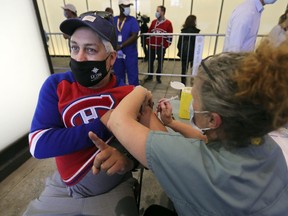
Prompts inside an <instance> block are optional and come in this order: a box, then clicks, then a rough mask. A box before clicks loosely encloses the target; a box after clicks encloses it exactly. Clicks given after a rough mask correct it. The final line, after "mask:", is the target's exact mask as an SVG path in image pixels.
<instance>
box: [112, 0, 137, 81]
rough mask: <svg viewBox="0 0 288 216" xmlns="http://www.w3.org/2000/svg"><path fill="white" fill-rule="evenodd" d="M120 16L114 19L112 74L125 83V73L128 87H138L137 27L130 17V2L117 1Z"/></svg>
mask: <svg viewBox="0 0 288 216" xmlns="http://www.w3.org/2000/svg"><path fill="white" fill-rule="evenodd" d="M118 5H119V10H120V15H119V16H115V17H114V25H115V27H116V32H117V41H118V46H117V51H118V54H117V59H116V62H115V64H114V72H115V75H116V77H117V79H119V80H121V81H123V82H125V81H126V73H127V77H128V83H129V85H134V86H137V85H139V79H138V50H137V38H138V33H139V30H140V29H139V25H138V22H137V20H136V18H135V17H133V16H130V5H133V4H132V3H130V0H119V1H118Z"/></svg>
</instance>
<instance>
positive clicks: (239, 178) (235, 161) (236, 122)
mask: <svg viewBox="0 0 288 216" xmlns="http://www.w3.org/2000/svg"><path fill="white" fill-rule="evenodd" d="M287 68H288V41H286V42H285V43H282V44H281V45H280V46H278V47H276V48H275V47H273V46H272V45H271V44H269V42H266V41H264V42H263V43H261V45H260V46H259V48H258V49H257V50H256V52H250V53H249V52H242V53H222V54H218V55H215V56H212V57H210V58H207V59H205V60H203V61H202V62H201V66H200V67H199V71H198V74H197V76H196V77H195V80H194V81H195V82H194V86H193V88H192V95H193V104H192V108H193V110H192V112H191V114H192V115H191V124H192V125H194V127H198V128H199V129H200V130H202V131H205V134H206V136H207V138H208V143H207V144H205V143H204V142H203V141H200V140H196V139H188V138H185V137H183V136H182V135H180V134H177V133H176V134H175V133H167V132H158V131H152V130H150V129H149V128H147V127H146V126H144V125H141V124H140V123H139V122H138V121H137V117H138V112H139V110H140V107H143V106H145V105H146V104H147V103H148V102H149V101H151V100H152V99H151V94H150V93H149V92H148V91H147V90H146V89H145V88H143V87H141V86H137V87H136V88H135V89H134V90H133V91H132V92H131V93H130V94H129V95H127V96H126V97H125V98H124V99H123V100H122V101H121V102H120V104H119V105H118V106H117V107H116V109H115V110H114V111H113V112H112V114H111V115H110V118H109V120H108V123H107V124H108V128H109V129H110V130H111V131H112V132H113V134H114V135H115V136H116V137H117V138H118V139H119V141H120V142H121V143H122V144H123V145H124V146H125V147H126V148H127V150H128V151H129V152H130V153H131V154H132V155H134V156H135V157H136V158H137V159H138V160H139V161H140V162H141V164H143V165H144V166H147V167H148V168H150V169H151V170H152V172H153V173H154V174H155V175H156V178H157V179H158V181H159V182H160V184H161V185H162V187H163V189H164V190H165V192H166V193H167V195H168V196H169V197H170V199H171V201H172V202H173V204H174V207H175V209H176V211H177V213H178V214H179V215H285V214H286V213H287V212H288V206H287V198H288V169H287V163H286V161H285V158H284V155H283V152H282V150H281V148H280V147H279V146H278V145H277V144H276V143H275V141H274V140H273V139H272V138H271V137H270V136H269V135H267V133H269V132H271V131H274V130H276V129H278V128H279V127H282V126H284V125H285V124H286V123H287V122H288V112H287V110H288V100H287V98H288V73H287ZM275 83H277V85H275ZM142 115H144V116H145V113H143V114H142ZM130 131H133V136H129V133H130ZM89 136H90V138H91V139H92V140H93V141H94V143H95V144H96V146H98V147H100V146H101V148H103V147H104V146H105V145H106V144H105V143H103V142H101V140H100V139H99V138H97V136H96V135H94V134H93V133H92V132H90V133H89ZM135 143H137V144H136V145H135Z"/></svg>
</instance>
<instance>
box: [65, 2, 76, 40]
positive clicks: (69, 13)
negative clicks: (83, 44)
mask: <svg viewBox="0 0 288 216" xmlns="http://www.w3.org/2000/svg"><path fill="white" fill-rule="evenodd" d="M62 9H63V12H64V17H65V18H66V19H71V18H77V10H76V7H75V6H74V5H73V4H66V5H64V7H62ZM63 37H64V38H65V39H70V36H69V35H67V34H64V33H63ZM69 45H70V41H69Z"/></svg>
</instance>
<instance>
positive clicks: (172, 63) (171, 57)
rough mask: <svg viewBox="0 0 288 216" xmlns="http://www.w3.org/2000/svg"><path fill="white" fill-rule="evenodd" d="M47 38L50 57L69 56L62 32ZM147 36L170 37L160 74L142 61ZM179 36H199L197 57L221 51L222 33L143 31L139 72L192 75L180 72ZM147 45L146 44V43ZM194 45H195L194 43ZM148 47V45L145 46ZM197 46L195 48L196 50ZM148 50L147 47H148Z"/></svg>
mask: <svg viewBox="0 0 288 216" xmlns="http://www.w3.org/2000/svg"><path fill="white" fill-rule="evenodd" d="M47 35H48V37H49V40H48V42H47V45H48V50H49V54H50V56H51V57H58V56H70V52H69V45H68V40H67V39H64V37H63V34H62V33H47ZM147 36H157V37H167V36H169V37H172V43H171V45H170V46H169V47H168V48H167V49H166V53H165V56H164V66H163V70H162V73H161V74H156V73H155V72H154V71H153V72H154V73H151V72H152V71H148V70H149V69H148V64H149V59H148V61H144V57H145V54H144V50H143V47H142V45H141V38H145V37H147ZM180 36H185V37H189V40H190V38H191V37H195V36H197V37H201V38H202V40H203V47H202V50H201V53H198V54H199V56H198V58H201V59H202V58H205V57H207V56H209V55H214V54H216V53H221V52H222V49H223V44H224V39H225V35H224V34H192V33H173V34H171V33H162V34H155V33H153V34H152V33H145V34H141V35H139V39H138V41H137V43H138V45H137V46H138V58H139V65H138V66H139V74H140V75H160V76H172V77H173V76H176V77H192V70H190V68H189V69H188V72H187V74H186V75H182V74H181V61H180V58H179V57H178V56H177V53H178V52H182V50H178V48H177V43H178V40H179V37H180ZM264 36H265V35H258V37H257V43H258V41H259V40H261V38H262V37H264ZM146 46H147V45H146ZM195 46H196V45H195ZM146 48H147V49H148V47H146ZM196 49H197V47H196V48H195V52H196ZM148 50H149V49H148ZM149 56H150V55H149ZM154 64H155V65H154V68H156V67H157V60H155V62H154Z"/></svg>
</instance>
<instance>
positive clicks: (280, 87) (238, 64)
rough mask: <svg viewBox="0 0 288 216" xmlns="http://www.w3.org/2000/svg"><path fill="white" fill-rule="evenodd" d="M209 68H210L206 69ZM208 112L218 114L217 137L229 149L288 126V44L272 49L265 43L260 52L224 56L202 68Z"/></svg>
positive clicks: (204, 104) (200, 75) (203, 100)
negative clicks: (224, 141) (222, 137)
mask: <svg viewBox="0 0 288 216" xmlns="http://www.w3.org/2000/svg"><path fill="white" fill-rule="evenodd" d="M205 66H206V67H205ZM196 79H201V80H202V81H203V84H202V86H201V89H200V96H201V98H200V100H201V106H202V109H203V110H208V111H211V112H216V113H218V114H219V115H220V116H221V118H222V124H221V126H220V128H219V129H218V133H219V134H221V135H223V134H224V137H225V140H226V141H227V142H226V143H227V144H228V145H230V146H238V147H239V146H247V145H249V142H245V140H250V139H251V138H255V137H262V136H263V135H265V134H267V133H268V132H270V131H273V130H275V129H278V128H279V127H282V126H284V125H285V124H286V123H288V41H285V42H283V43H282V44H281V45H280V46H278V47H273V45H272V44H270V43H269V41H267V40H265V41H262V42H261V44H260V45H259V47H258V48H257V49H256V51H255V52H246V53H244V52H243V53H222V54H218V55H215V56H213V57H211V58H209V59H207V60H206V61H205V62H204V67H203V64H202V66H200V67H199V72H198V75H197V77H196Z"/></svg>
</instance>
